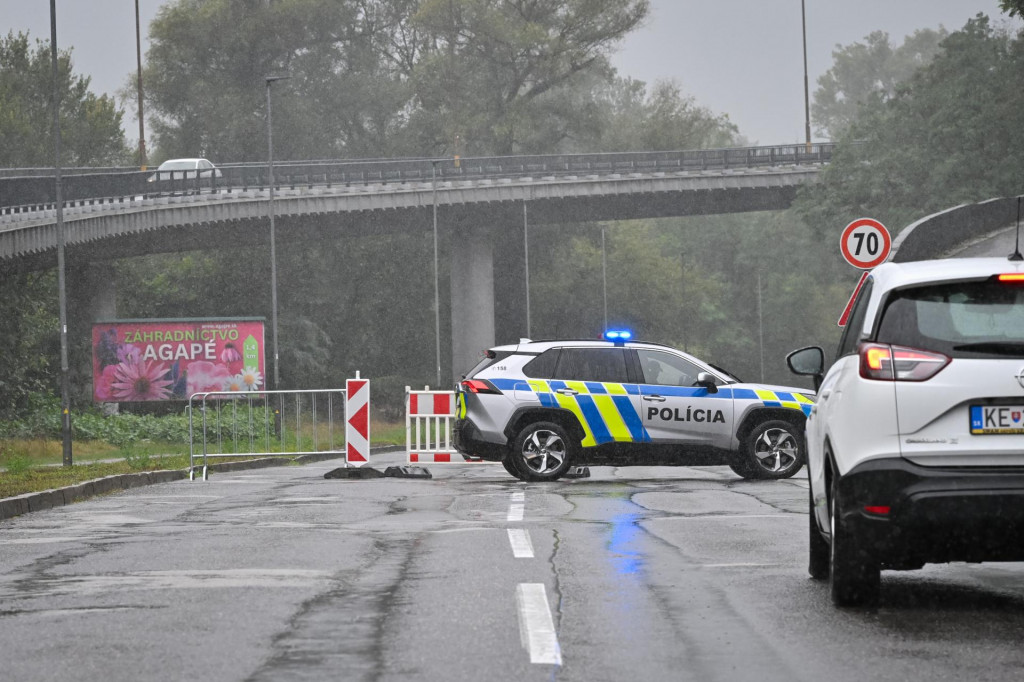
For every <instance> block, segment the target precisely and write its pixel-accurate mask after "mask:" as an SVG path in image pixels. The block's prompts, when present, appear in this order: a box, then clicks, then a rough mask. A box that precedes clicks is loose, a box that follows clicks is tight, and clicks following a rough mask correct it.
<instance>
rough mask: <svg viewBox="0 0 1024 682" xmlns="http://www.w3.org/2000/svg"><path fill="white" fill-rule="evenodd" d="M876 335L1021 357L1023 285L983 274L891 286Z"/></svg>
mask: <svg viewBox="0 0 1024 682" xmlns="http://www.w3.org/2000/svg"><path fill="white" fill-rule="evenodd" d="M877 340H878V341H880V342H882V343H892V344H897V345H901V346H910V347H912V348H921V349H925V350H934V351H939V352H941V353H945V354H947V355H950V356H951V357H985V356H989V357H993V356H995V357H1008V356H1011V357H1014V356H1020V357H1024V287H1022V286H1021V285H1019V284H1005V283H1000V282H998V281H995V280H987V281H984V282H954V283H947V284H939V285H930V286H921V287H914V288H910V289H902V290H900V291H896V292H894V293H893V294H892V295H891V296H890V298H889V301H888V304H887V305H886V306H885V310H884V312H883V313H882V319H881V322H880V324H879V327H878V335H877Z"/></svg>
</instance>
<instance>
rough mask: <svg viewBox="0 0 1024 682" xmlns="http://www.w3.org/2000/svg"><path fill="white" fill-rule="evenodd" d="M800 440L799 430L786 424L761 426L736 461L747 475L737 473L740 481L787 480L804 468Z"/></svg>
mask: <svg viewBox="0 0 1024 682" xmlns="http://www.w3.org/2000/svg"><path fill="white" fill-rule="evenodd" d="M803 440H804V439H803V434H802V433H801V432H800V430H799V429H797V428H796V427H795V426H793V425H792V424H790V423H789V422H787V421H782V420H781V419H773V420H771V421H766V422H761V423H760V424H758V425H757V426H755V427H754V429H753V430H752V431H751V432H750V434H749V435H748V436H747V439H746V441H745V442H744V444H743V447H742V451H741V457H740V458H739V460H740V462H741V464H742V465H743V467H744V468H745V470H747V471H748V472H749V475H744V474H743V473H740V472H738V471H737V473H740V475H741V476H743V477H744V478H789V477H791V476H793V475H794V474H795V473H796V472H797V471H799V470H800V467H801V466H803V464H804V459H805V456H804V444H803ZM733 471H736V468H735V467H733Z"/></svg>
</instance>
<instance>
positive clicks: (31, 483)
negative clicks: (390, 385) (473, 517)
mask: <svg viewBox="0 0 1024 682" xmlns="http://www.w3.org/2000/svg"><path fill="white" fill-rule="evenodd" d="M370 436H371V443H372V445H373V446H374V447H380V446H386V445H402V444H404V443H405V424H404V423H387V422H374V423H373V424H372V425H371V427H370ZM73 454H74V460H75V466H73V467H65V466H59V465H60V464H61V460H62V445H61V442H60V441H58V440H47V439H32V440H8V441H3V442H0V467H2V468H3V469H4V470H3V471H0V497H14V496H15V495H23V494H25V493H32V492H39V491H42V490H51V489H54V488H62V487H64V486H69V485H75V484H77V483H82V482H83V481H89V480H92V479H94V478H102V477H104V476H113V475H115V474H130V473H137V472H139V471H155V470H158V469H185V468H187V467H188V464H189V456H188V443H185V444H181V443H167V442H150V441H148V440H140V441H136V442H134V443H132V444H131V445H130V446H121V447H116V446H114V445H111V444H110V443H107V442H104V441H75V443H74V448H73ZM270 455H271V456H272V455H273V453H270ZM245 459H253V458H252V457H238V458H220V457H218V458H217V460H216V461H217V462H225V461H239V460H245ZM111 460H114V461H111Z"/></svg>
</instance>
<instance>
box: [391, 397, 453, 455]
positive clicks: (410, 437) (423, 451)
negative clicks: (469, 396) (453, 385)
mask: <svg viewBox="0 0 1024 682" xmlns="http://www.w3.org/2000/svg"><path fill="white" fill-rule="evenodd" d="M455 405H456V403H455V391H431V390H430V387H429V386H427V387H426V388H424V389H423V390H422V391H414V390H412V389H411V388H409V387H408V386H406V387H405V452H406V456H407V457H408V460H409V462H410V463H422V462H451V461H457V462H461V461H463V457H462V455H460V454H459V452H458V451H457V450H456V449H455V448H454V447H453V446H452V423H453V420H454V419H455Z"/></svg>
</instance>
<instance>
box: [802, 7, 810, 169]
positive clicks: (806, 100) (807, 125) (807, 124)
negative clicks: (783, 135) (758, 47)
mask: <svg viewBox="0 0 1024 682" xmlns="http://www.w3.org/2000/svg"><path fill="white" fill-rule="evenodd" d="M800 17H801V19H802V20H803V27H804V30H803V34H804V133H805V139H806V140H807V142H806V144H807V153H808V154H810V153H811V91H810V88H809V87H808V85H807V7H806V0H800Z"/></svg>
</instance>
